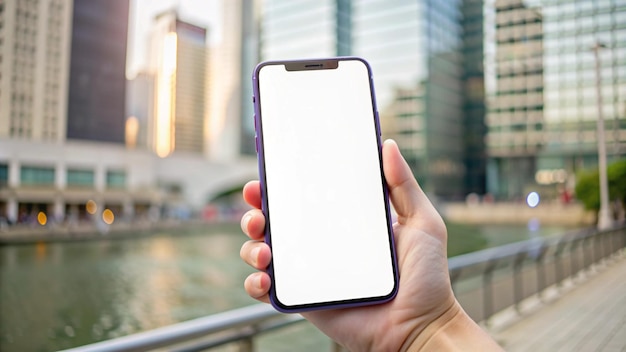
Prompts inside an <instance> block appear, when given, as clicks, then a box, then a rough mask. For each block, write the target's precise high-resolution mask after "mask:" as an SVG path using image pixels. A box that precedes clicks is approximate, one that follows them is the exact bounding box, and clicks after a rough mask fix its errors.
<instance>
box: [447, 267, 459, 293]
mask: <svg viewBox="0 0 626 352" xmlns="http://www.w3.org/2000/svg"><path fill="white" fill-rule="evenodd" d="M459 276H461V269H453V270H450V285H451V286H452V291H456V290H455V284H456V280H457V279H458V278H459Z"/></svg>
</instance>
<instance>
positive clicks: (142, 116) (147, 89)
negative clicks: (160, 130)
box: [126, 71, 155, 149]
mask: <svg viewBox="0 0 626 352" xmlns="http://www.w3.org/2000/svg"><path fill="white" fill-rule="evenodd" d="M154 94H155V93H154V75H153V74H152V73H150V72H147V71H141V72H139V73H137V75H135V77H133V78H132V79H130V80H128V81H127V84H126V145H127V146H128V147H129V148H138V149H148V148H150V147H151V145H150V144H149V143H148V141H149V138H148V136H151V135H152V134H153V133H154V132H153V131H154Z"/></svg>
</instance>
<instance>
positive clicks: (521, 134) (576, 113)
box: [488, 0, 626, 197]
mask: <svg viewBox="0 0 626 352" xmlns="http://www.w3.org/2000/svg"><path fill="white" fill-rule="evenodd" d="M492 10H495V19H496V23H495V31H496V38H497V40H496V51H495V54H496V55H495V58H496V59H495V61H494V64H495V70H492V71H491V72H494V73H495V76H494V77H492V79H493V80H494V82H495V89H494V91H492V92H491V94H490V99H489V102H490V108H489V118H488V125H489V132H488V149H489V153H490V160H489V188H490V191H491V192H493V193H496V194H497V195H499V196H501V197H517V196H522V195H523V194H524V193H525V191H526V190H527V189H528V188H529V187H536V186H537V185H543V186H552V187H554V188H552V190H553V191H554V189H555V188H556V187H564V186H568V184H570V183H571V182H570V181H573V180H574V176H575V173H576V171H577V170H580V169H584V168H589V167H593V166H595V165H597V134H596V121H597V119H598V113H597V111H598V110H597V109H598V104H597V101H598V96H597V94H596V72H595V59H594V53H593V51H592V49H591V48H592V47H593V46H594V45H595V44H596V43H597V42H601V43H603V44H604V46H605V48H604V49H602V50H600V52H599V61H600V62H599V64H600V67H601V69H600V75H601V83H600V91H601V94H602V97H601V98H602V101H603V106H602V108H603V111H604V116H605V120H606V131H605V132H606V136H607V138H606V140H607V152H608V155H609V160H611V158H616V157H619V156H620V155H623V153H624V150H625V147H626V1H623V0H607V1H591V0H577V1H548V0H541V1H539V0H538V1H532V2H531V1H522V0H496V1H495V9H494V8H492Z"/></svg>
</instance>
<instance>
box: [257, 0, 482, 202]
mask: <svg viewBox="0 0 626 352" xmlns="http://www.w3.org/2000/svg"><path fill="white" fill-rule="evenodd" d="M479 3H480V4H479V5H477V6H478V7H480V6H482V5H481V4H482V2H479ZM265 4H266V5H265V8H264V11H263V18H262V28H261V53H262V58H263V59H288V58H294V57H316V56H317V57H319V56H333V55H357V56H362V57H364V58H365V59H366V60H368V61H369V62H370V64H371V65H372V69H373V72H374V83H375V85H376V97H377V101H378V109H379V113H380V117H381V124H382V126H383V133H384V134H385V135H386V136H387V137H392V138H395V139H396V140H397V141H398V143H399V145H400V147H401V149H402V151H403V154H404V155H405V157H406V159H407V161H408V162H409V164H410V165H411V167H412V168H413V171H414V172H415V174H416V176H417V177H418V180H419V181H420V182H421V183H422V184H423V186H424V188H425V189H426V190H427V191H430V192H432V193H434V194H436V195H438V196H442V197H446V198H458V197H462V196H464V195H465V193H467V190H466V184H465V176H466V174H469V173H468V172H467V170H466V168H467V165H470V166H471V167H481V166H480V165H479V164H477V163H466V159H467V158H468V157H467V155H466V152H465V149H466V148H465V144H464V143H465V141H464V136H463V133H464V131H463V128H464V124H465V117H464V116H465V110H466V108H465V106H466V105H465V104H466V102H465V100H464V97H463V96H464V80H465V79H466V77H465V76H464V64H465V61H464V57H463V55H464V50H465V49H464V46H463V39H464V37H463V26H462V23H461V21H462V19H463V15H462V12H463V11H464V9H463V8H462V7H461V5H462V2H461V1H460V0H455V1H434V0H421V1H415V0H412V1H409V0H401V1H394V2H393V3H390V2H389V1H384V0H372V1H367V2H361V1H347V0H326V1H321V2H320V1H318V2H314V3H310V2H306V3H304V2H279V1H267V2H266V3H265ZM470 14H473V15H474V16H476V12H475V11H474V12H472V13H470ZM479 16H480V17H481V18H482V13H481V12H479ZM481 30H482V28H480V27H479V28H475V29H474V31H475V32H480V31H481ZM472 38H474V37H472ZM467 50H468V51H471V52H472V54H473V55H478V56H480V55H481V53H478V54H477V50H475V48H471V49H467ZM473 60H474V61H473V62H475V61H477V60H478V61H480V59H479V58H476V57H474V58H473ZM480 70H481V68H477V69H476V70H474V71H472V74H471V75H469V76H467V77H468V78H469V77H472V78H477V77H478V78H477V79H479V76H480V72H479V71H480ZM479 88H480V87H479ZM478 99H480V97H478ZM473 113H474V115H473V116H474V117H473V119H481V117H482V116H480V109H475V110H473ZM477 147H480V145H478V146H477ZM478 153H479V154H480V151H478ZM483 173H484V172H483ZM474 174H477V173H476V172H473V173H472V175H474ZM478 174H480V172H478ZM477 188H478V189H480V186H478V187H476V186H472V190H475V189H477Z"/></svg>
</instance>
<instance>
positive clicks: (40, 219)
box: [37, 211, 48, 226]
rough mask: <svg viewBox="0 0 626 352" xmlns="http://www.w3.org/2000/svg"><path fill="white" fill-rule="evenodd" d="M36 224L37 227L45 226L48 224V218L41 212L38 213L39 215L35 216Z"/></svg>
mask: <svg viewBox="0 0 626 352" xmlns="http://www.w3.org/2000/svg"><path fill="white" fill-rule="evenodd" d="M37 222H38V223H39V225H42V226H43V225H45V224H47V223H48V217H47V216H46V213H44V212H43V211H40V212H39V214H37Z"/></svg>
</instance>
